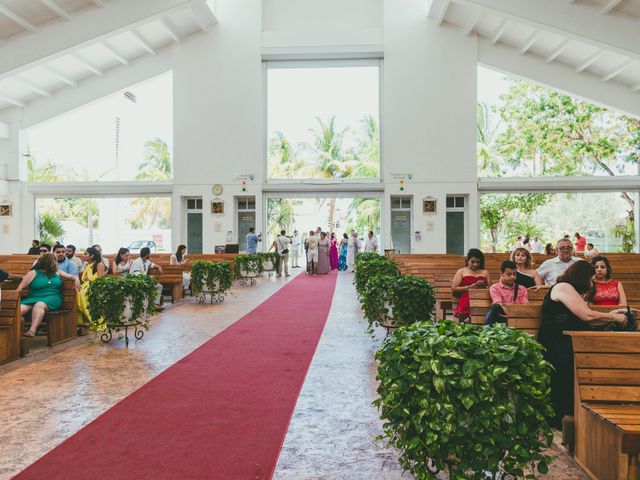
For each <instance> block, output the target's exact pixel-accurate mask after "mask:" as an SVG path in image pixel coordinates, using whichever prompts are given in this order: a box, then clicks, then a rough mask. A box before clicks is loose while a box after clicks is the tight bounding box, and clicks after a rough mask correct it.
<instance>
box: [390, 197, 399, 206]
mask: <svg viewBox="0 0 640 480" xmlns="http://www.w3.org/2000/svg"><path fill="white" fill-rule="evenodd" d="M401 204H402V199H401V198H400V197H391V208H400V207H401Z"/></svg>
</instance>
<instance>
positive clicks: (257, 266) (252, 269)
mask: <svg viewBox="0 0 640 480" xmlns="http://www.w3.org/2000/svg"><path fill="white" fill-rule="evenodd" d="M262 263H263V262H262V257H260V255H258V254H249V255H238V256H237V257H236V275H237V277H238V278H239V279H240V283H246V282H247V280H249V281H250V283H251V285H253V284H255V282H256V281H255V279H256V277H258V276H260V275H261V274H262Z"/></svg>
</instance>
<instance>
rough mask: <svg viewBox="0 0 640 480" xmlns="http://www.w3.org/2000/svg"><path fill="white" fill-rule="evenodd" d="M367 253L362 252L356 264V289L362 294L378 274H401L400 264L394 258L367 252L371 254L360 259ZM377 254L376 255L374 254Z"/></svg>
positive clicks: (354, 281)
mask: <svg viewBox="0 0 640 480" xmlns="http://www.w3.org/2000/svg"><path fill="white" fill-rule="evenodd" d="M362 255H365V254H364V253H361V254H360V255H358V259H359V260H358V261H357V262H356V266H355V278H354V280H353V283H354V284H355V286H356V291H357V292H358V295H359V296H360V295H362V294H363V293H364V289H365V287H366V284H367V282H368V281H369V280H371V279H372V278H373V277H374V276H376V275H380V276H383V275H391V276H399V275H400V271H399V270H398V266H397V265H396V263H395V262H394V261H392V260H389V259H388V258H386V257H382V256H380V255H378V254H376V253H373V254H367V255H371V256H368V257H365V258H364V259H361V260H360V257H361V256H362ZM374 255H375V256H374Z"/></svg>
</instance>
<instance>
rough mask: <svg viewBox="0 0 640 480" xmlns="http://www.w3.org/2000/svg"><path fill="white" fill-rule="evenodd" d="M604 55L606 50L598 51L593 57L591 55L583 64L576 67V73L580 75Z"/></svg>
mask: <svg viewBox="0 0 640 480" xmlns="http://www.w3.org/2000/svg"><path fill="white" fill-rule="evenodd" d="M602 55H604V50H597V51H595V52H594V53H592V54H591V55H589V56H588V57H587V58H586V59H585V60H584V61H583V62H582V63H580V64H579V65H578V66H577V67H576V73H580V72H581V71H583V70H584V69H585V68H588V67H589V66H590V65H591V64H592V63H593V62H595V61H596V60H598V59H599V58H600V57H601V56H602Z"/></svg>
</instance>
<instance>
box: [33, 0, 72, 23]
mask: <svg viewBox="0 0 640 480" xmlns="http://www.w3.org/2000/svg"><path fill="white" fill-rule="evenodd" d="M40 2H41V3H42V4H43V5H45V6H46V7H48V8H49V10H51V11H52V12H53V13H55V14H56V15H58V16H59V17H62V18H64V19H65V20H67V21H68V20H71V15H69V13H68V12H67V11H66V10H65V9H64V8H62V7H61V6H60V4H59V3H58V2H56V1H55V0H40Z"/></svg>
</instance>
